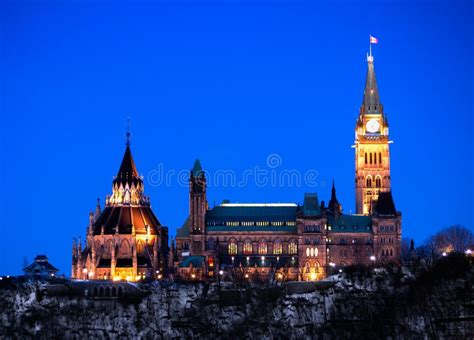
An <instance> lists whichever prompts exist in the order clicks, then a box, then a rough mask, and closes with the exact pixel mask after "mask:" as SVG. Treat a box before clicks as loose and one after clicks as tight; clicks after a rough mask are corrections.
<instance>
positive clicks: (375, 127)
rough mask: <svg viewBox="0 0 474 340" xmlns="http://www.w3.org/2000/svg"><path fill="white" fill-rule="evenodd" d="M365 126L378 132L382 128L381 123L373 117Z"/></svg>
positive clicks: (371, 131) (370, 130) (372, 131)
mask: <svg viewBox="0 0 474 340" xmlns="http://www.w3.org/2000/svg"><path fill="white" fill-rule="evenodd" d="M365 128H366V130H367V131H368V132H370V133H374V132H378V131H379V130H380V123H379V121H378V120H377V119H371V120H369V121H368V122H367V124H366V125H365Z"/></svg>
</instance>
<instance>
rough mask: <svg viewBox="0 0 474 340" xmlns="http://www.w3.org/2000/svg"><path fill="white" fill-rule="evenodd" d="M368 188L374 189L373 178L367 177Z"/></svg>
mask: <svg viewBox="0 0 474 340" xmlns="http://www.w3.org/2000/svg"><path fill="white" fill-rule="evenodd" d="M366 186H367V188H372V177H370V176H367V179H366Z"/></svg>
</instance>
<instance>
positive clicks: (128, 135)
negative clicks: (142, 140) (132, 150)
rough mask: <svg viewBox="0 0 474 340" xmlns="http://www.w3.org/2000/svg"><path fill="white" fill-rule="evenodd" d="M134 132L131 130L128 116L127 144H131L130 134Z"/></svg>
mask: <svg viewBox="0 0 474 340" xmlns="http://www.w3.org/2000/svg"><path fill="white" fill-rule="evenodd" d="M131 135H132V133H131V132H130V116H128V117H127V132H126V133H125V136H126V137H127V142H126V143H125V145H126V146H130V136H131Z"/></svg>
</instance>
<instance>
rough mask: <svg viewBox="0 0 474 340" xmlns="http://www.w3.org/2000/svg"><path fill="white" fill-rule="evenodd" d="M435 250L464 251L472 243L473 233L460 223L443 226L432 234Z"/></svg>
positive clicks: (473, 240)
mask: <svg viewBox="0 0 474 340" xmlns="http://www.w3.org/2000/svg"><path fill="white" fill-rule="evenodd" d="M433 242H434V244H435V247H436V250H437V251H438V252H439V253H442V252H450V251H455V252H464V251H466V249H468V248H469V247H472V246H473V245H474V234H473V233H472V231H470V230H469V229H467V228H466V227H463V226H462V225H459V224H457V225H453V226H450V227H448V228H445V229H443V230H441V231H440V232H438V233H437V234H435V235H434V236H433Z"/></svg>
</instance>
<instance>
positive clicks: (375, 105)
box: [361, 55, 383, 114]
mask: <svg viewBox="0 0 474 340" xmlns="http://www.w3.org/2000/svg"><path fill="white" fill-rule="evenodd" d="M361 113H362V114H383V106H382V103H381V102H380V95H379V90H378V87H377V80H376V78H375V68H374V57H373V56H372V55H368V56H367V75H366V78H365V88H364V97H363V99H362V106H361Z"/></svg>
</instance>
